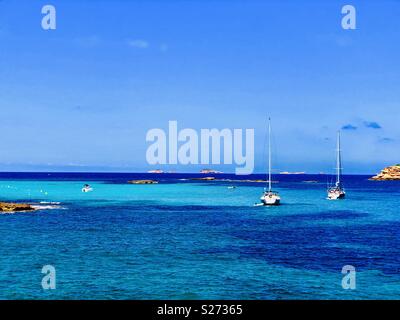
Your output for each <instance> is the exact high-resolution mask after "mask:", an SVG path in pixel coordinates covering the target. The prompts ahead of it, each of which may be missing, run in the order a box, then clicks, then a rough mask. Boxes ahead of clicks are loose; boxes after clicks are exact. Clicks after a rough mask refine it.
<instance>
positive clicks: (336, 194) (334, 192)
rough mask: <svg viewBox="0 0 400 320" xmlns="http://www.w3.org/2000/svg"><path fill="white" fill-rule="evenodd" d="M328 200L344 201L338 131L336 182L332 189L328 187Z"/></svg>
mask: <svg viewBox="0 0 400 320" xmlns="http://www.w3.org/2000/svg"><path fill="white" fill-rule="evenodd" d="M327 192H328V199H329V200H338V199H344V197H345V196H346V192H345V191H344V188H343V185H342V156H341V150H340V131H338V136H337V150H336V182H335V185H334V186H332V187H328V191H327Z"/></svg>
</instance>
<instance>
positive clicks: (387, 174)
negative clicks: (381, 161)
mask: <svg viewBox="0 0 400 320" xmlns="http://www.w3.org/2000/svg"><path fill="white" fill-rule="evenodd" d="M370 180H378V181H386V180H400V164H396V165H395V166H391V167H386V168H385V169H383V170H382V171H381V172H380V173H378V174H377V175H376V176H374V177H372V178H371V179H370Z"/></svg>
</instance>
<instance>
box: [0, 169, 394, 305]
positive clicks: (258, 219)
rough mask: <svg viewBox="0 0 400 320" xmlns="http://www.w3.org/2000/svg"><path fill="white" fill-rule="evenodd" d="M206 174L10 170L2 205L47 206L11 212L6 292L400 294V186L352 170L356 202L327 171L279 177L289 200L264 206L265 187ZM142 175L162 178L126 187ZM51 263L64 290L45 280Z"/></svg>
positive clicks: (10, 295) (2, 267)
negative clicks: (351, 285)
mask: <svg viewBox="0 0 400 320" xmlns="http://www.w3.org/2000/svg"><path fill="white" fill-rule="evenodd" d="M199 176H200V175H197V174H161V175H157V174H114V173H109V174H104V173H103V174H96V173H93V174H88V173H75V174H72V173H0V201H20V202H30V203H35V204H40V205H41V206H43V208H44V209H43V210H39V211H35V212H22V213H15V214H0V247H1V254H0V299H387V298H394V299H398V297H399V296H400V183H399V182H372V181H368V177H367V176H344V184H345V187H346V191H347V198H346V199H345V200H339V201H328V200H326V199H325V197H326V193H325V190H326V185H327V180H329V179H328V178H327V176H325V175H276V176H274V177H273V179H274V180H277V181H278V183H276V184H274V187H275V189H277V190H278V191H279V192H280V193H281V196H282V205H281V206H280V207H254V206H253V204H254V203H255V202H258V201H259V200H258V199H259V196H260V195H261V192H262V190H263V184H260V183H251V182H229V181H213V182H206V181H193V180H190V178H193V177H199ZM217 177H220V178H223V179H231V178H235V179H237V178H238V177H235V176H233V175H217ZM143 178H148V179H157V180H159V181H160V183H159V184H156V185H130V184H127V183H126V182H127V181H128V180H131V179H143ZM259 178H263V176H259V175H254V176H251V177H242V178H241V179H259ZM306 181H307V182H306ZM310 181H313V182H310ZM315 181H317V182H315ZM84 183H89V184H90V185H92V187H93V188H94V191H93V192H90V193H82V192H81V188H82V185H83V184H84ZM231 185H235V186H237V188H236V189H229V188H228V186H231ZM49 264H50V265H53V266H54V267H55V268H56V279H57V280H56V281H57V282H56V289H55V290H43V289H42V286H41V280H42V277H43V276H44V275H43V274H42V273H41V269H42V267H43V266H44V265H49ZM344 265H352V266H354V267H355V269H356V272H357V273H356V289H355V290H344V289H343V288H342V286H341V281H342V277H343V275H342V274H341V270H342V267H343V266H344Z"/></svg>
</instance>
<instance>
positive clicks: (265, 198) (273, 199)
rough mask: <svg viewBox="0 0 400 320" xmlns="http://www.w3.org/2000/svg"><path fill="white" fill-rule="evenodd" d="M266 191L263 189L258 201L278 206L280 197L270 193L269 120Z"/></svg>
mask: <svg viewBox="0 0 400 320" xmlns="http://www.w3.org/2000/svg"><path fill="white" fill-rule="evenodd" d="M268 134H269V137H268V189H264V193H263V194H262V196H261V198H260V200H261V204H262V205H264V206H278V205H280V203H281V197H280V196H279V194H278V192H276V191H272V175H271V162H272V161H271V119H269V123H268Z"/></svg>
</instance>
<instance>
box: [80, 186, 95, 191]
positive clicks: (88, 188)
mask: <svg viewBox="0 0 400 320" xmlns="http://www.w3.org/2000/svg"><path fill="white" fill-rule="evenodd" d="M91 191H93V188H92V187H91V186H89V185H88V184H85V185H84V186H83V188H82V192H91Z"/></svg>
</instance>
